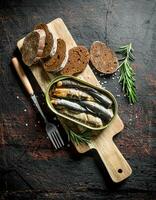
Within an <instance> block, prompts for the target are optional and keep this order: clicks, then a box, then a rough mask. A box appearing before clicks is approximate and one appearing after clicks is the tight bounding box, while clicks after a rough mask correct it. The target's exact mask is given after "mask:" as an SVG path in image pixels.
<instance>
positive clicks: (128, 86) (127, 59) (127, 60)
mask: <svg viewBox="0 0 156 200" xmlns="http://www.w3.org/2000/svg"><path fill="white" fill-rule="evenodd" d="M133 51H134V49H133V48H132V44H131V43H130V44H128V45H125V46H122V47H120V48H119V51H118V53H121V54H122V55H123V58H122V60H123V61H122V62H121V64H120V66H119V67H120V78H119V82H120V83H121V84H122V90H123V91H124V93H125V94H126V96H127V97H128V100H129V102H130V103H133V104H134V103H135V102H136V101H137V95H136V87H135V78H134V77H135V73H134V71H133V69H132V66H131V62H132V61H134V55H133Z"/></svg>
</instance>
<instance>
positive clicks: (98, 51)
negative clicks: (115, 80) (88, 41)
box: [90, 41, 119, 74]
mask: <svg viewBox="0 0 156 200" xmlns="http://www.w3.org/2000/svg"><path fill="white" fill-rule="evenodd" d="M90 60H91V62H92V64H93V66H94V67H95V68H96V69H97V70H98V71H99V72H101V73H104V74H112V73H114V72H115V71H116V70H117V69H118V66H119V63H118V59H117V56H116V54H115V53H114V52H113V51H112V49H110V48H109V47H107V46H106V44H105V43H102V42H100V41H95V42H93V44H92V45H91V48H90Z"/></svg>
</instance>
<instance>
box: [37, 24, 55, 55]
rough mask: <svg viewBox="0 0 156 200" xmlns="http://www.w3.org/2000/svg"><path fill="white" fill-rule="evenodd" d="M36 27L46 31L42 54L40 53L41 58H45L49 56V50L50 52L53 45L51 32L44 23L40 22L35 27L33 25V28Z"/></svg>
mask: <svg viewBox="0 0 156 200" xmlns="http://www.w3.org/2000/svg"><path fill="white" fill-rule="evenodd" d="M36 29H43V30H44V31H45V33H46V40H45V48H44V50H43V54H42V57H43V58H46V57H47V56H49V54H50V52H51V49H52V47H53V42H54V41H53V36H52V34H51V33H50V31H49V29H48V26H47V25H46V24H44V23H41V24H37V25H36V26H35V27H34V30H36Z"/></svg>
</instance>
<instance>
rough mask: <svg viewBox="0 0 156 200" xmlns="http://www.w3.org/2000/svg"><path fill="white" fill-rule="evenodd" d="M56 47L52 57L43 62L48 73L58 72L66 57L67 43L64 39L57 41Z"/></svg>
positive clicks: (52, 51)
mask: <svg viewBox="0 0 156 200" xmlns="http://www.w3.org/2000/svg"><path fill="white" fill-rule="evenodd" d="M54 40H56V43H57V45H56V47H55V49H52V50H51V53H50V55H49V56H48V57H47V58H44V59H42V60H43V67H44V69H45V70H46V71H47V72H58V71H59V70H60V69H61V64H62V63H63V61H64V60H65V56H66V43H65V42H64V40H62V39H60V38H59V39H56V38H54Z"/></svg>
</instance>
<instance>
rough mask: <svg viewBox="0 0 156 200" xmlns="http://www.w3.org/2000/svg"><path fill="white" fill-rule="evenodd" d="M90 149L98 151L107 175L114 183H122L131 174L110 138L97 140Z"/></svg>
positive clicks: (129, 168) (98, 138) (126, 163)
mask: <svg viewBox="0 0 156 200" xmlns="http://www.w3.org/2000/svg"><path fill="white" fill-rule="evenodd" d="M91 145H92V147H91V148H94V149H96V150H97V151H98V153H99V155H100V157H101V159H102V161H103V163H104V165H105V167H106V169H107V170H108V173H109V174H110V176H111V178H112V180H113V181H114V182H116V183H118V182H120V181H123V180H124V179H126V178H127V177H129V176H130V175H131V173H132V169H131V167H130V166H129V164H128V162H127V161H126V160H125V158H124V157H123V155H122V154H121V152H120V151H119V149H118V148H117V146H116V145H115V144H114V142H113V140H112V138H111V137H108V138H107V139H106V138H105V139H102V138H101V137H97V139H96V140H95V141H94V142H92V144H91Z"/></svg>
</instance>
